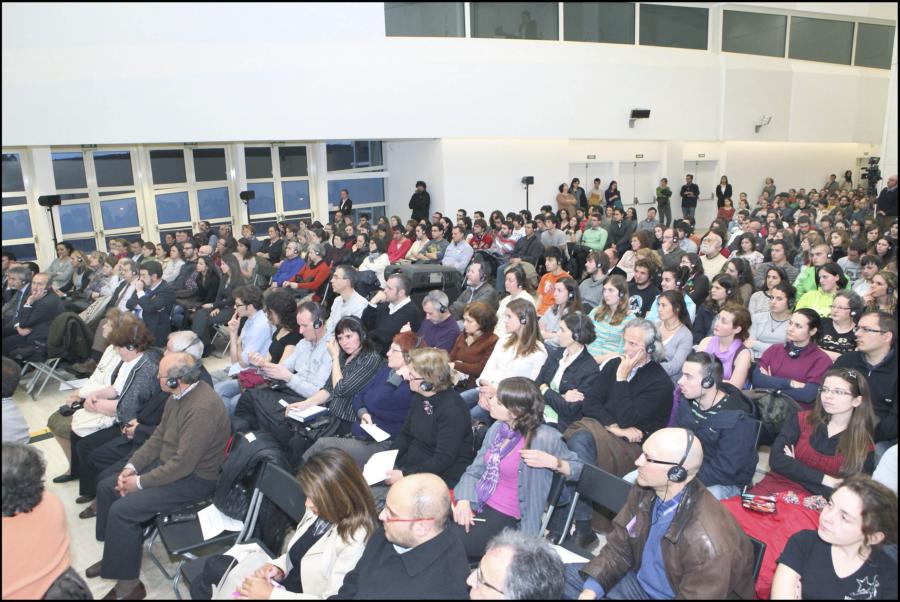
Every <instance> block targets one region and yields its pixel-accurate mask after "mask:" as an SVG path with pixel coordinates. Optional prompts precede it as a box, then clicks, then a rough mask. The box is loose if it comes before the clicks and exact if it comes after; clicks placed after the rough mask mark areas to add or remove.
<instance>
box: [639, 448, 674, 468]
mask: <svg viewBox="0 0 900 602" xmlns="http://www.w3.org/2000/svg"><path fill="white" fill-rule="evenodd" d="M641 455H642V456H644V460H646V461H647V462H649V463H650V464H665V465H667V466H680V464H679V463H678V462H666V461H665V460H654V459H653V458H651V457H650V456H648V455H647V452H644V451H642V452H641Z"/></svg>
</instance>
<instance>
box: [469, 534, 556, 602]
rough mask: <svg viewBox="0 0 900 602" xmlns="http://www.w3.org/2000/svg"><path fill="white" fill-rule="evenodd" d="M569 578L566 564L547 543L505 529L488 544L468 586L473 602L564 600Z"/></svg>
mask: <svg viewBox="0 0 900 602" xmlns="http://www.w3.org/2000/svg"><path fill="white" fill-rule="evenodd" d="M565 578H566V569H565V565H564V564H563V562H562V559H561V558H560V557H559V554H557V553H556V551H555V550H553V548H552V547H551V546H550V544H549V543H548V542H547V540H545V539H544V538H542V537H534V536H531V537H529V536H528V535H525V534H524V533H522V532H521V531H514V530H512V529H504V530H503V531H502V532H500V533H499V534H497V535H495V536H494V537H492V538H491V540H490V541H489V542H488V543H487V548H486V550H485V553H484V557H483V558H482V559H481V562H480V563H479V564H478V568H477V569H475V570H473V571H472V572H471V573H470V574H469V578H468V579H467V580H466V585H468V586H469V588H470V589H469V598H470V599H472V600H492V599H496V598H497V596H498V595H501V594H502V596H503V597H504V598H505V599H507V600H560V599H562V595H563V591H564V588H565ZM495 583H496V584H497V585H496V586H495V585H493V584H495Z"/></svg>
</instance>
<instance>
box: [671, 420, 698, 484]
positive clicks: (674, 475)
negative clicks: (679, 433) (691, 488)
mask: <svg viewBox="0 0 900 602" xmlns="http://www.w3.org/2000/svg"><path fill="white" fill-rule="evenodd" d="M693 444H694V433H693V431H687V447H685V448H684V455H683V456H681V460H679V461H678V464H677V465H676V466H673V467H672V468H670V469H669V472H667V473H666V478H667V479H669V481H671V482H672V483H683V482H684V481H685V480H686V479H687V478H688V472H687V469H685V467H684V462H685V460H687V457H688V454H689V453H691V447H692V446H693Z"/></svg>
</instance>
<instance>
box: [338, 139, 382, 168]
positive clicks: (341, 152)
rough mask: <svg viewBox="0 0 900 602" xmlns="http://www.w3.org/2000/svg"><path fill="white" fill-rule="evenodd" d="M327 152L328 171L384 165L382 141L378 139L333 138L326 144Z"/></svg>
mask: <svg viewBox="0 0 900 602" xmlns="http://www.w3.org/2000/svg"><path fill="white" fill-rule="evenodd" d="M325 154H326V163H327V166H328V171H343V170H348V169H363V168H368V167H380V166H382V165H384V155H383V154H382V149H381V142H380V141H376V140H331V141H329V142H328V143H327V144H326V145H325Z"/></svg>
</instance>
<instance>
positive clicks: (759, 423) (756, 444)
mask: <svg viewBox="0 0 900 602" xmlns="http://www.w3.org/2000/svg"><path fill="white" fill-rule="evenodd" d="M754 408H755V404H754ZM750 420H753V422H755V423H756V439H755V440H754V446H753V449H759V437H760V434H761V433H762V420H759V419H757V418H751V419H750ZM757 464H759V456H757ZM754 472H755V469H754ZM752 485H753V483H752V482H751V483H747V484H746V485H744V488H743V489H741V495H743V494H745V493H747V489H749V488H750V487H751V486H752Z"/></svg>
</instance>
